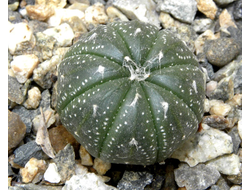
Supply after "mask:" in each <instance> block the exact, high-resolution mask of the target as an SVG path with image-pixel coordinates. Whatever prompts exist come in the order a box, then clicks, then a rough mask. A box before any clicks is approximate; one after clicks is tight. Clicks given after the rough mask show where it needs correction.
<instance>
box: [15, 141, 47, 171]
mask: <svg viewBox="0 0 250 190" xmlns="http://www.w3.org/2000/svg"><path fill="white" fill-rule="evenodd" d="M14 154H15V158H14V160H13V162H14V163H16V164H18V165H20V166H22V167H24V166H25V164H26V163H27V162H28V161H29V160H30V159H31V158H36V159H38V160H41V159H47V158H48V157H47V156H46V155H45V154H44V152H43V151H42V148H41V147H40V146H39V145H37V144H36V142H35V141H34V140H33V141H29V142H27V143H25V144H23V145H21V146H20V147H18V148H17V149H15V151H14Z"/></svg>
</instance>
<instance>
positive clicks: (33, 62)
mask: <svg viewBox="0 0 250 190" xmlns="http://www.w3.org/2000/svg"><path fill="white" fill-rule="evenodd" d="M38 63H39V60H38V57H37V56H36V55H34V54H30V55H18V56H16V57H14V59H13V61H12V62H11V69H12V70H13V72H14V73H15V75H16V79H17V80H18V82H20V83H25V82H26V80H28V78H29V77H30V76H31V75H32V73H33V70H34V69H35V68H36V66H37V65H38Z"/></svg>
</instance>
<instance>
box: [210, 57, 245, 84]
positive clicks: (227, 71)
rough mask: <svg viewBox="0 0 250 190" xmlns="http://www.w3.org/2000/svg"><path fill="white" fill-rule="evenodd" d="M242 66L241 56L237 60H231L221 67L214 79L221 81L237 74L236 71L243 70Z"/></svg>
mask: <svg viewBox="0 0 250 190" xmlns="http://www.w3.org/2000/svg"><path fill="white" fill-rule="evenodd" d="M241 67H242V59H241V56H239V57H238V58H237V59H236V60H234V61H232V62H230V63H229V64H227V65H226V66H224V67H222V68H220V69H219V70H218V71H217V72H216V73H215V74H214V78H213V80H215V81H218V82H219V81H220V80H221V79H223V78H225V77H229V76H233V77H235V76H236V72H237V71H238V70H241Z"/></svg>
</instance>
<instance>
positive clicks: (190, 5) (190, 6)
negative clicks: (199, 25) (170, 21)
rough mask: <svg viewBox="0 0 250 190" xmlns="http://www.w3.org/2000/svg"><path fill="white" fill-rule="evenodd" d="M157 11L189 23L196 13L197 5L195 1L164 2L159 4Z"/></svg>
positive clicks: (168, 0) (170, 0)
mask: <svg viewBox="0 0 250 190" xmlns="http://www.w3.org/2000/svg"><path fill="white" fill-rule="evenodd" d="M157 9H159V10H160V11H163V12H167V13H170V14H171V15H172V16H173V17H175V18H177V19H178V20H181V21H183V22H187V23H191V22H192V21H193V20H194V17H195V14H196V12H197V3H196V1H195V0H179V1H175V0H164V1H163V2H159V4H158V7H157Z"/></svg>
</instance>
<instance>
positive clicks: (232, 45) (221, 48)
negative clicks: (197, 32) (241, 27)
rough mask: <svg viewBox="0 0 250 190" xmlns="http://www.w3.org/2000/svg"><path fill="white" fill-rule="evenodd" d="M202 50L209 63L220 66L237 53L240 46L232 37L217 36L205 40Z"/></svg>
mask: <svg viewBox="0 0 250 190" xmlns="http://www.w3.org/2000/svg"><path fill="white" fill-rule="evenodd" d="M204 52H205V54H206V57H207V59H208V61H209V62H210V63H211V64H213V65H215V66H218V67H222V66H224V65H226V64H228V63H229V62H230V61H232V60H233V59H234V58H235V57H236V56H237V55H239V53H240V46H239V44H238V43H237V41H236V40H235V39H233V38H219V39H216V40H207V41H206V42H205V44H204Z"/></svg>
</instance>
